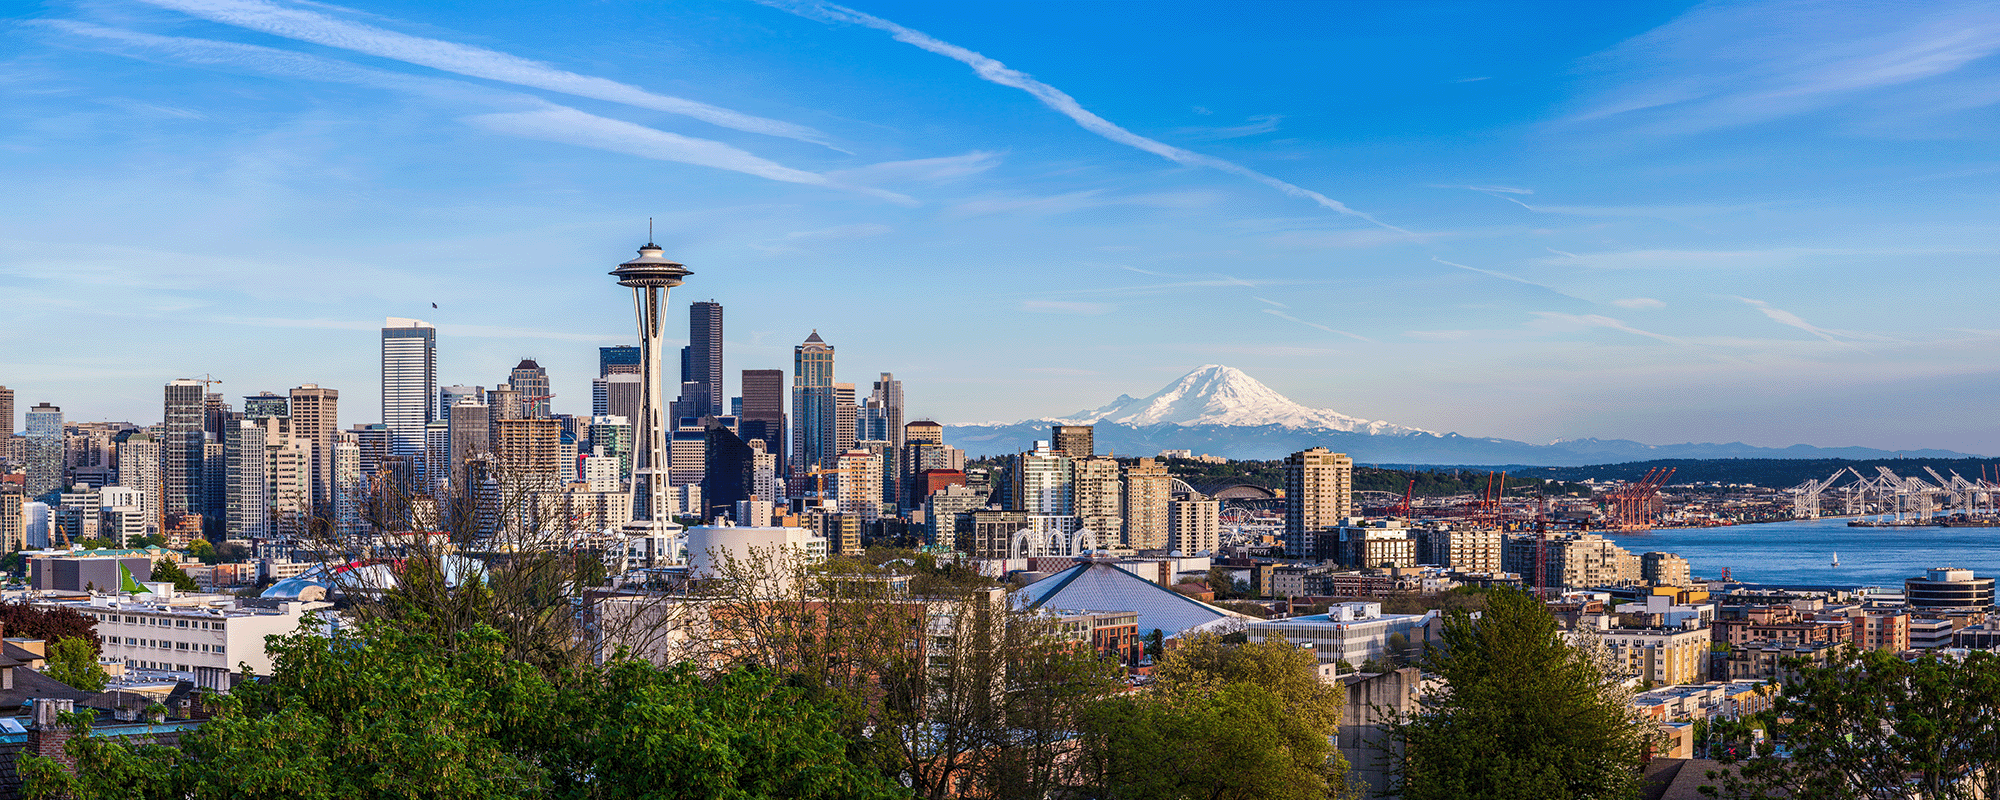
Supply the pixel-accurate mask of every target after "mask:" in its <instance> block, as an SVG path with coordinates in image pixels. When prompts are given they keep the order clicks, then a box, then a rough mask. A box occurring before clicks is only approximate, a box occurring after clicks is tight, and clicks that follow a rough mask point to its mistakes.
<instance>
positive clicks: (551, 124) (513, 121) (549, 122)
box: [464, 106, 908, 200]
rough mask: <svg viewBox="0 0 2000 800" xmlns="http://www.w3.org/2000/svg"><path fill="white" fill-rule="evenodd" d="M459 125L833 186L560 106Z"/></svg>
mask: <svg viewBox="0 0 2000 800" xmlns="http://www.w3.org/2000/svg"><path fill="white" fill-rule="evenodd" d="M464 121H465V122H466V123H468V124H471V125H474V126H476V127H480V128H485V129H487V130H490V131H495V132H498V133H504V134H507V135H509V136H519V137H522V138H524V139H540V140H542V141H547V142H560V143H563V144H573V145H577V146H580V147H592V148H596V149H599V150H609V151H611V152H614V153H624V154H626V155H632V156H638V157H640V158H651V159H656V160H659V161H678V162H681V163H684V164H698V165H701V166H705V167H715V168H716V169H726V170H730V171H733V172H742V173H746V174H749V175H756V176H758V177H760V178H769V179H771V180H774V181H784V182H786V183H803V184H809V185H813V186H829V185H832V182H831V181H829V180H827V178H826V176H824V175H821V174H819V173H816V172H807V171H805V170H798V169H792V168H791V167H787V166H785V165H783V164H779V163H777V162H775V161H771V160H768V159H765V158H760V157H758V156H754V155H751V154H750V153H748V152H745V151H743V150H739V149H737V148H735V147H731V146H729V145H726V144H723V143H721V142H717V141H711V140H708V139H696V138H693V137H690V136H682V135H680V134H677V133H668V132H666V131H661V130H654V129H652V128H648V127H646V126H644V125H638V124H635V123H631V122H626V121H624V120H617V119H611V118H609V117H600V116H597V115H595V114H586V113H584V112H582V111H578V110H576V109H574V108H568V107H565V106H555V107H551V108H543V109H537V110H534V111H510V112H501V113H496V114H478V115H474V116H469V117H466V118H464ZM856 188H857V190H858V191H865V192H868V193H870V194H875V195H878V196H884V197H900V196H899V195H892V194H890V193H888V192H883V191H881V190H879V189H861V188H859V187H856ZM903 199H904V200H907V199H908V198H903Z"/></svg>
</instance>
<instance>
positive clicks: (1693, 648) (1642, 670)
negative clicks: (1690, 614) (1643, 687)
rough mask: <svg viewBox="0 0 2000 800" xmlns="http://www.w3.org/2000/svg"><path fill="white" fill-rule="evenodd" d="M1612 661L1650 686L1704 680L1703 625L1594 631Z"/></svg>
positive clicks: (1709, 636)
mask: <svg viewBox="0 0 2000 800" xmlns="http://www.w3.org/2000/svg"><path fill="white" fill-rule="evenodd" d="M1598 635H1599V636H1601V637H1603V639H1604V646H1605V648H1606V649H1608V650H1610V651H1611V657H1612V662H1613V663H1615V664H1617V665H1619V666H1621V667H1623V668H1624V669H1625V674H1627V675H1630V676H1634V677H1637V678H1639V679H1641V680H1643V681H1645V682H1646V683H1647V684H1648V685H1650V686H1677V685H1680V684H1683V683H1702V682H1705V681H1707V680H1708V650H1709V643H1710V642H1711V641H1713V639H1712V634H1710V632H1709V630H1708V629H1706V628H1691V629H1687V630H1680V629H1673V628H1612V629H1610V630H1607V631H1603V632H1601V633H1599V634H1598Z"/></svg>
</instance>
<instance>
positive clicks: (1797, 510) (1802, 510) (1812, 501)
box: [1789, 467, 1847, 519]
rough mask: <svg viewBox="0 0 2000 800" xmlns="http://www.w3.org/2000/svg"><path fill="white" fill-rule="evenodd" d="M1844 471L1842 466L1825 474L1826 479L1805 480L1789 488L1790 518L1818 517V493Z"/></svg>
mask: <svg viewBox="0 0 2000 800" xmlns="http://www.w3.org/2000/svg"><path fill="white" fill-rule="evenodd" d="M1846 472H1847V468H1846V467H1842V468H1840V469H1838V470H1835V471H1834V473H1833V474H1832V475H1828V476H1826V480H1818V481H1806V482H1805V483H1801V484H1799V485H1797V486H1794V487H1792V488H1791V489H1790V490H1789V491H1790V492H1791V493H1792V518H1794V519H1819V499H1820V495H1821V494H1822V493H1824V492H1825V491H1826V488H1827V487H1829V486H1832V485H1833V482H1834V481H1837V480H1840V476H1841V475H1842V474H1845V473H1846Z"/></svg>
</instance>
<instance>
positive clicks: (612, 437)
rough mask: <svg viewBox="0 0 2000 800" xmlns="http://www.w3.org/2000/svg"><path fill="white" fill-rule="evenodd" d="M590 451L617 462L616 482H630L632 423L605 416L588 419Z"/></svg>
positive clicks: (627, 420)
mask: <svg viewBox="0 0 2000 800" xmlns="http://www.w3.org/2000/svg"><path fill="white" fill-rule="evenodd" d="M590 451H591V453H592V454H593V455H599V456H604V457H605V458H615V459H617V460H618V480H619V481H621V482H624V481H630V480H632V421H631V420H629V419H626V418H624V417H617V416H611V415H605V416H601V417H591V418H590Z"/></svg>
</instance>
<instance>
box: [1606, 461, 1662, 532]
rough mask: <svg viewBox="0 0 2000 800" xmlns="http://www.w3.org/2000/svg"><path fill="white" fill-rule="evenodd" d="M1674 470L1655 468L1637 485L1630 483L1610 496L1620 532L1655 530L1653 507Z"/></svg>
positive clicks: (1613, 513) (1649, 470)
mask: <svg viewBox="0 0 2000 800" xmlns="http://www.w3.org/2000/svg"><path fill="white" fill-rule="evenodd" d="M1673 475H1674V470H1673V469H1672V468H1666V467H1654V468H1652V469H1648V470H1646V476H1645V477H1643V478H1640V479H1639V480H1638V481H1637V482H1635V483H1628V484H1625V485H1624V486H1622V487H1620V488H1619V489H1618V490H1617V491H1615V492H1612V493H1611V495H1610V499H1611V504H1612V518H1613V519H1615V520H1616V524H1617V526H1618V529H1619V530H1623V531H1645V530H1652V529H1653V505H1654V503H1656V502H1658V500H1659V497H1660V487H1662V486H1665V485H1667V479H1668V478H1671V477H1673Z"/></svg>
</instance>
